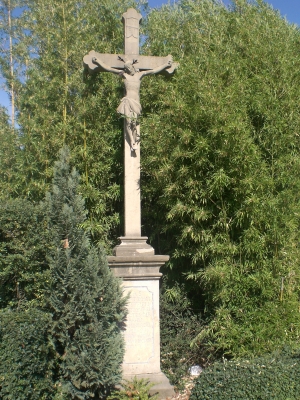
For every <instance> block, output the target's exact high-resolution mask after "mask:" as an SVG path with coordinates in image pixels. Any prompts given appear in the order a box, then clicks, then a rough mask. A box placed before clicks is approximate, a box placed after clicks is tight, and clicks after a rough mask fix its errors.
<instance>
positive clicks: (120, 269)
mask: <svg viewBox="0 0 300 400" xmlns="http://www.w3.org/2000/svg"><path fill="white" fill-rule="evenodd" d="M120 239H121V244H120V245H119V246H116V247H115V249H114V255H113V256H110V257H108V263H109V266H110V268H111V269H112V270H113V271H114V274H115V276H116V277H120V278H122V280H123V288H124V294H125V295H127V294H129V301H128V306H127V307H128V315H127V320H126V321H125V324H126V326H125V330H124V339H125V356H124V362H123V378H124V379H127V380H131V379H132V378H133V377H135V376H136V377H137V378H139V379H141V378H144V379H147V380H149V381H150V382H153V383H155V386H153V388H152V390H151V393H157V392H158V393H159V398H161V399H164V398H167V397H170V396H172V395H173V394H174V390H173V387H172V386H171V385H170V383H169V381H168V379H167V377H166V376H165V375H164V374H163V373H162V372H161V370H160V328H159V279H160V277H161V275H162V274H161V273H160V272H159V269H160V267H161V266H162V265H163V264H164V263H165V262H166V261H168V259H169V256H161V255H155V254H154V249H153V248H152V247H151V246H150V245H148V244H147V243H146V240H147V238H146V237H122V238H120Z"/></svg>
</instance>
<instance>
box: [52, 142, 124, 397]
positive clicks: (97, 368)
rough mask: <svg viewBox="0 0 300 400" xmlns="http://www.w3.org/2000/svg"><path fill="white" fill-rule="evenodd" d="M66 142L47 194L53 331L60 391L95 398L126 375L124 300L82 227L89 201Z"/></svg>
mask: <svg viewBox="0 0 300 400" xmlns="http://www.w3.org/2000/svg"><path fill="white" fill-rule="evenodd" d="M69 158H70V156H69V150H68V148H67V147H64V148H63V149H62V150H61V152H60V158H59V161H57V162H56V163H55V169H54V178H53V187H52V191H51V193H48V195H47V197H46V207H47V210H48V211H47V215H48V228H49V231H50V233H51V238H52V239H51V240H52V244H53V246H52V248H51V251H50V253H49V266H50V289H49V296H48V304H47V308H48V309H49V310H50V312H51V314H52V323H51V329H50V335H51V338H52V341H53V343H54V347H55V350H56V352H57V354H58V355H59V359H60V360H59V372H58V375H59V378H58V381H59V382H58V387H59V390H60V392H61V397H59V398H67V399H80V400H85V399H90V398H95V399H98V398H102V397H104V396H106V395H107V394H108V393H109V391H110V389H111V388H112V387H114V386H115V385H116V384H118V383H119V382H120V380H121V363H122V361H123V352H124V349H123V347H124V346H123V338H122V335H121V325H122V323H123V321H124V318H125V315H126V312H125V302H126V300H125V299H124V298H123V296H122V290H121V287H120V284H119V281H118V280H117V279H116V278H115V277H114V276H113V274H112V272H111V271H110V269H109V267H108V264H107V260H106V257H105V254H104V252H103V251H102V249H100V248H96V247H93V246H92V245H91V244H90V241H89V238H88V236H87V234H86V233H85V231H84V230H83V228H82V225H83V223H84V221H85V218H86V211H85V208H84V201H83V199H82V197H81V196H80V195H79V194H78V184H79V176H78V173H77V172H76V171H75V169H73V170H72V171H70V165H69Z"/></svg>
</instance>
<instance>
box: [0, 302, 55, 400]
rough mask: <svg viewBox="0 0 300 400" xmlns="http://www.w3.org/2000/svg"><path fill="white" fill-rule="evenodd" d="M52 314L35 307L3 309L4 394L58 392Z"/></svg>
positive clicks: (30, 399)
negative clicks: (54, 377)
mask: <svg viewBox="0 0 300 400" xmlns="http://www.w3.org/2000/svg"><path fill="white" fill-rule="evenodd" d="M50 321H51V316H50V314H48V313H45V312H42V311H39V310H36V309H31V310H23V309H21V310H9V309H6V310H5V311H1V312H0V398H1V399H2V400H11V399H18V400H50V399H52V398H53V395H54V393H55V387H54V381H53V371H54V369H55V359H56V357H55V353H54V348H53V346H52V345H51V342H50V341H49V336H48V328H49V324H50Z"/></svg>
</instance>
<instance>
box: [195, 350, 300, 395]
mask: <svg viewBox="0 0 300 400" xmlns="http://www.w3.org/2000/svg"><path fill="white" fill-rule="evenodd" d="M299 398H300V351H299V350H298V351H292V350H284V351H282V352H278V353H276V354H272V355H269V356H267V357H260V358H256V359H253V360H251V361H225V362H218V363H215V364H214V365H212V366H211V367H209V368H206V369H205V370H204V371H203V372H202V374H201V375H200V377H199V378H198V380H197V382H196V385H195V387H194V389H193V391H192V394H191V397H190V400H220V399H226V400H251V399H253V400H254V399H255V400H271V399H276V400H296V399H299Z"/></svg>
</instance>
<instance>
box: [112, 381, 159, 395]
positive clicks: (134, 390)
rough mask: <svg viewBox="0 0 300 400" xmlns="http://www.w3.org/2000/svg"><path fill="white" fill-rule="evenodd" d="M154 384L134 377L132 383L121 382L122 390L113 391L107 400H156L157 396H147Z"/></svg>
mask: <svg viewBox="0 0 300 400" xmlns="http://www.w3.org/2000/svg"><path fill="white" fill-rule="evenodd" d="M153 386H154V383H149V382H148V381H147V380H146V379H138V378H137V377H136V376H135V377H134V378H133V380H132V381H124V382H122V389H120V390H115V391H114V392H112V394H111V395H110V396H108V397H107V400H148V399H152V400H156V399H157V395H152V396H150V395H149V390H150V389H151V388H152V387H153Z"/></svg>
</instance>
